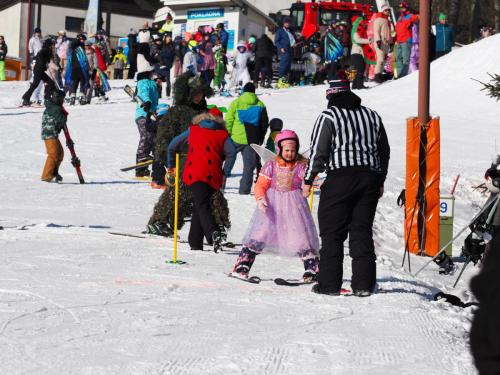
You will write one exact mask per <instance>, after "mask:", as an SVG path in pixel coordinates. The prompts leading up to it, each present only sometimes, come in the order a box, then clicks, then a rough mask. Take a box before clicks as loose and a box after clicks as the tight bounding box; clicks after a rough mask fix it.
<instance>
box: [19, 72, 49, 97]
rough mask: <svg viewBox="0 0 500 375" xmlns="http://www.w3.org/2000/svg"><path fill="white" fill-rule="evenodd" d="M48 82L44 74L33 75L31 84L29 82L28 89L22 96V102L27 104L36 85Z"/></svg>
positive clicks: (47, 77)
mask: <svg viewBox="0 0 500 375" xmlns="http://www.w3.org/2000/svg"><path fill="white" fill-rule="evenodd" d="M42 81H43V82H50V81H51V79H50V78H49V76H48V75H47V74H45V73H41V74H40V73H36V74H33V82H31V84H30V87H29V89H28V91H26V92H25V93H24V95H23V101H25V102H29V101H30V99H31V95H33V92H35V90H36V89H37V87H38V85H40V82H42Z"/></svg>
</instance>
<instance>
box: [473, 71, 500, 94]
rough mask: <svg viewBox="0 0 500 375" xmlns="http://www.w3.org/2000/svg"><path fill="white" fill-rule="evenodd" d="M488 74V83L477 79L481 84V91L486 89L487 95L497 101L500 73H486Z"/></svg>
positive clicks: (499, 90) (499, 88)
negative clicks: (489, 79)
mask: <svg viewBox="0 0 500 375" xmlns="http://www.w3.org/2000/svg"><path fill="white" fill-rule="evenodd" d="M488 75H489V76H490V77H491V81H490V82H489V83H484V82H481V81H478V82H479V83H480V84H481V85H483V88H482V89H481V91H486V92H487V93H488V96H490V97H492V98H494V99H496V100H497V101H498V100H500V74H490V73H488Z"/></svg>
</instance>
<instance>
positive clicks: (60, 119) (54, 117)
mask: <svg viewBox="0 0 500 375" xmlns="http://www.w3.org/2000/svg"><path fill="white" fill-rule="evenodd" d="M64 125H66V115H65V114H64V112H63V109H62V107H61V106H60V105H58V104H54V103H53V102H52V101H50V100H45V111H44V112H43V116H42V139H43V140H47V139H52V138H57V137H58V136H59V133H60V132H61V130H62V129H63V127H64Z"/></svg>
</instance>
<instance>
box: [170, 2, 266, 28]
mask: <svg viewBox="0 0 500 375" xmlns="http://www.w3.org/2000/svg"><path fill="white" fill-rule="evenodd" d="M162 1H163V3H164V5H165V6H168V7H169V8H170V9H172V10H173V11H174V12H175V11H176V10H186V9H191V8H206V7H230V6H234V7H238V8H246V9H251V10H252V11H253V12H255V13H257V14H258V15H259V16H261V17H262V18H263V19H264V20H265V21H266V24H267V26H268V27H274V26H276V23H275V22H274V20H273V19H272V18H271V17H269V16H268V15H267V14H266V13H264V12H263V11H261V10H260V9H259V8H257V7H256V6H255V5H253V4H251V3H249V2H248V1H247V0H203V1H201V0H162Z"/></svg>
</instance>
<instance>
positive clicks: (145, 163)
mask: <svg viewBox="0 0 500 375" xmlns="http://www.w3.org/2000/svg"><path fill="white" fill-rule="evenodd" d="M151 164H153V159H151V160H146V161H142V162H140V163H137V164H134V165H131V166H129V167H125V168H120V171H122V172H128V171H131V170H133V169H137V168H142V167H146V166H148V165H151Z"/></svg>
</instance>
